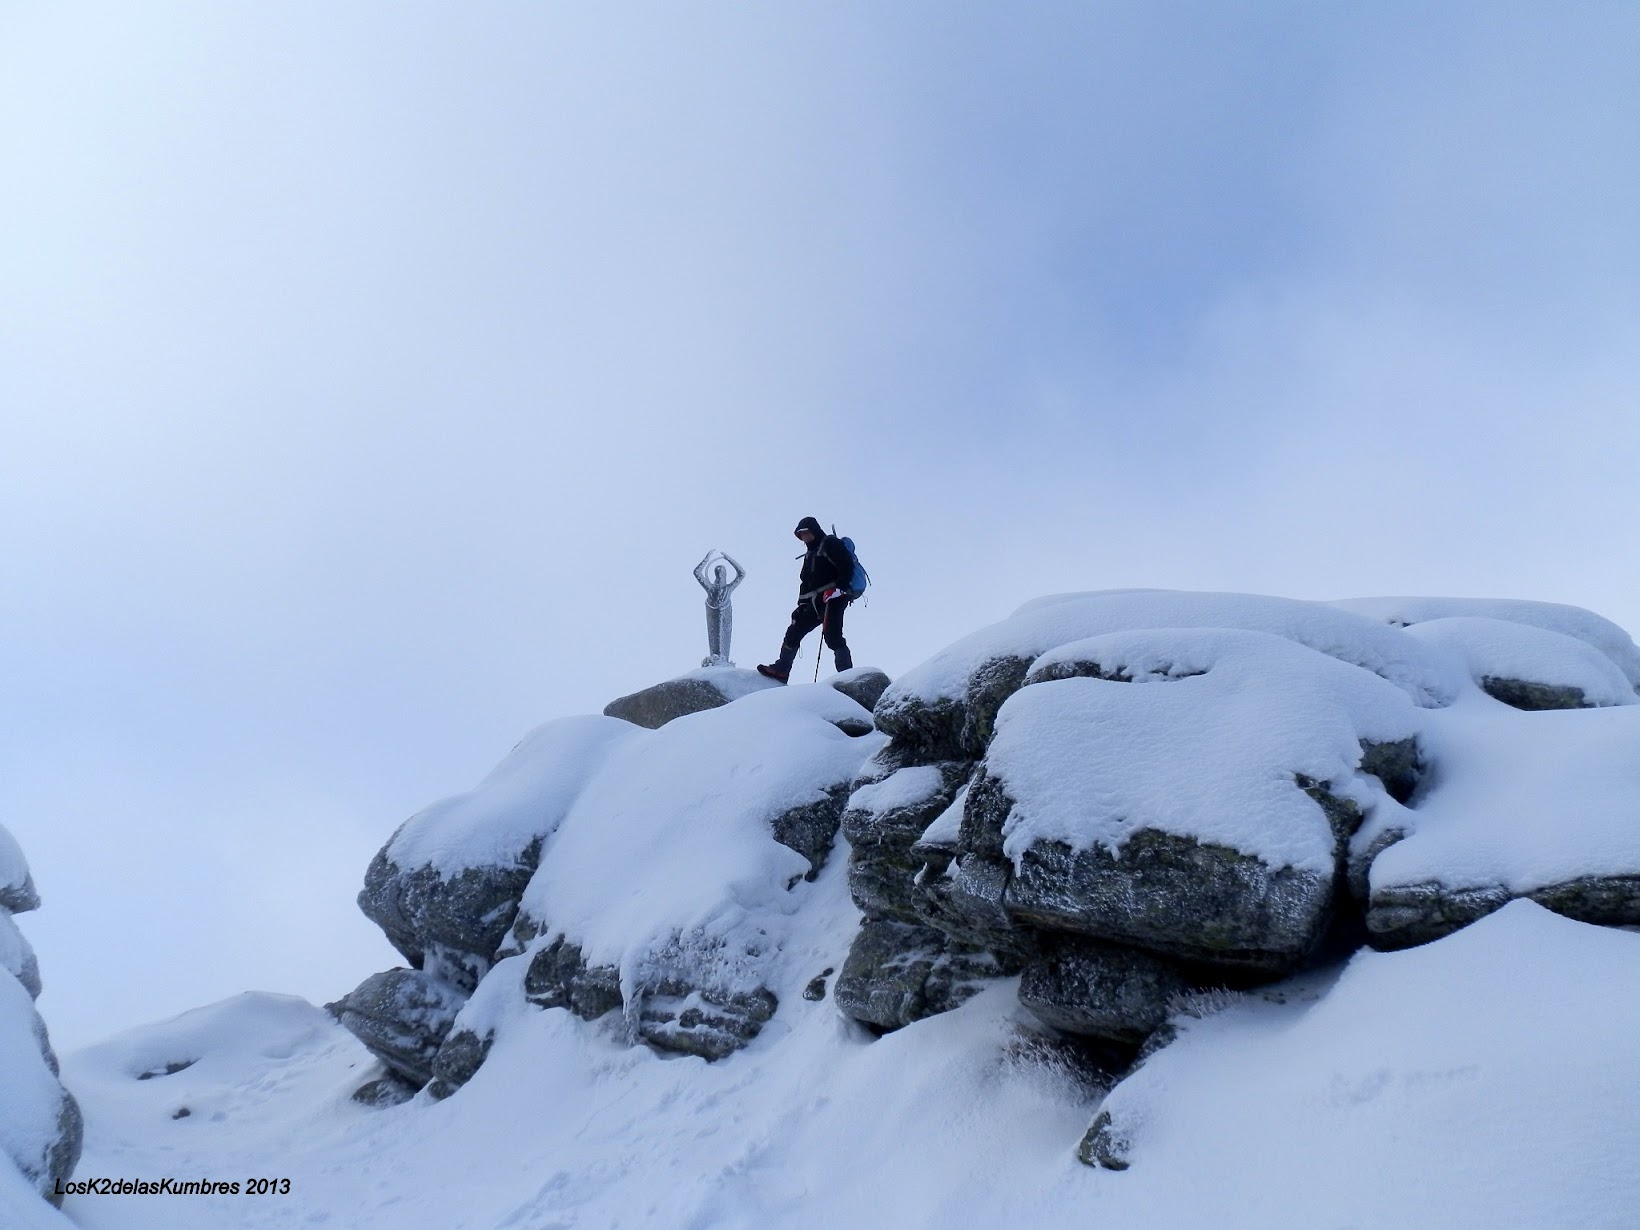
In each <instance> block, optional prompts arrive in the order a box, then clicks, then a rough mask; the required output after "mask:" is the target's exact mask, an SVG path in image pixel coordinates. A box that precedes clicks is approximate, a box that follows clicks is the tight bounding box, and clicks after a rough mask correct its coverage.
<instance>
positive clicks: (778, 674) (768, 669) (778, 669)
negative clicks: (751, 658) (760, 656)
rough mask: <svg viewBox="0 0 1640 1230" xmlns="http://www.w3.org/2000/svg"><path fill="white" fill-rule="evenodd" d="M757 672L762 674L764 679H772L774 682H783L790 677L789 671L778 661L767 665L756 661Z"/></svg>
mask: <svg viewBox="0 0 1640 1230" xmlns="http://www.w3.org/2000/svg"><path fill="white" fill-rule="evenodd" d="M757 673H758V674H760V675H762V676H763V677H764V678H765V679H773V680H774V681H775V682H776V683H785V682H786V680H788V679H790V678H791V677H792V673H791V671H789V670H787V669H786V668H785V667H783V666H781V665H780V663H778V662H775V663H772V664H771V665H768V666H764V665H763V664H762V663H761V662H760V663H758V667H757Z"/></svg>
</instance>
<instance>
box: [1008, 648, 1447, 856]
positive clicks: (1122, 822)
mask: <svg viewBox="0 0 1640 1230" xmlns="http://www.w3.org/2000/svg"><path fill="white" fill-rule="evenodd" d="M1078 659H1086V660H1091V661H1097V662H1099V663H1101V664H1105V665H1108V666H1120V667H1122V668H1123V669H1124V670H1125V672H1126V673H1129V674H1131V675H1132V677H1133V679H1134V682H1132V683H1123V682H1112V681H1109V680H1105V679H1089V678H1071V679H1058V680H1050V681H1048V682H1042V683H1031V684H1028V685H1027V686H1026V687H1024V688H1022V689H1021V690H1020V691H1018V692H1016V693H1015V694H1014V695H1013V696H1011V697H1010V698H1009V699H1008V700H1007V702H1006V703H1004V704H1003V706H1002V709H1001V711H1000V712H999V713H998V714H997V724H996V736H995V738H994V739H993V740H992V742H991V746H990V750H989V751H988V752H987V754H986V758H985V764H986V769H987V772H989V773H990V774H991V775H992V776H994V777H996V778H998V779H1000V781H1001V783H1002V786H1003V789H1004V791H1005V792H1006V793H1007V795H1008V796H1009V797H1010V798H1012V799H1013V800H1014V808H1013V810H1012V813H1011V814H1010V817H1009V820H1008V824H1007V827H1006V829H1005V830H1004V834H1003V836H1004V839H1005V840H1004V849H1005V851H1006V853H1008V854H1009V855H1010V856H1011V857H1013V858H1014V859H1016V860H1017V859H1018V858H1019V857H1020V856H1021V855H1022V854H1023V852H1024V851H1025V850H1026V849H1027V848H1028V847H1029V846H1031V845H1032V844H1033V843H1035V842H1038V841H1060V842H1064V843H1065V844H1067V845H1069V846H1070V847H1072V848H1073V849H1078V850H1085V849H1089V848H1091V847H1093V846H1104V847H1106V848H1108V849H1111V850H1112V851H1114V850H1116V849H1118V848H1119V847H1120V846H1121V845H1122V844H1123V843H1124V842H1125V841H1126V840H1127V838H1129V837H1130V836H1132V835H1133V834H1134V833H1136V832H1138V831H1140V830H1142V829H1155V830H1158V831H1161V832H1166V833H1173V834H1176V835H1178V836H1185V837H1194V838H1196V839H1198V840H1199V841H1201V842H1203V843H1207V844H1216V845H1224V846H1229V847H1231V848H1232V849H1236V850H1240V851H1242V852H1243V853H1247V854H1253V855H1256V856H1258V857H1259V858H1260V859H1262V860H1263V861H1264V862H1265V863H1267V864H1268V865H1269V866H1272V867H1282V866H1292V867H1297V868H1300V869H1302V870H1306V871H1313V872H1318V873H1323V874H1324V873H1326V872H1328V871H1330V870H1331V869H1332V867H1333V860H1334V840H1333V835H1332V831H1331V829H1330V828H1329V826H1328V823H1327V820H1326V817H1325V815H1324V814H1323V813H1322V811H1321V809H1320V808H1319V807H1318V806H1317V804H1316V803H1315V802H1314V801H1313V800H1312V799H1310V798H1308V797H1307V796H1305V795H1304V794H1303V792H1302V791H1301V790H1299V788H1298V786H1297V784H1296V781H1295V776H1296V775H1303V776H1305V777H1307V778H1310V779H1311V780H1313V781H1316V782H1321V783H1325V784H1327V785H1328V786H1329V788H1330V789H1331V790H1332V791H1333V793H1334V794H1337V795H1339V796H1340V797H1344V798H1350V799H1353V800H1355V801H1356V802H1357V803H1359V804H1360V805H1361V806H1362V807H1363V808H1365V807H1369V806H1371V804H1372V803H1373V802H1374V801H1375V800H1376V799H1378V798H1381V797H1383V796H1382V792H1381V789H1379V788H1378V787H1377V786H1376V785H1375V784H1373V785H1369V784H1368V783H1367V782H1365V781H1364V780H1363V779H1361V778H1360V777H1359V776H1358V775H1357V774H1356V768H1357V766H1358V765H1359V763H1360V759H1361V742H1362V741H1363V740H1368V741H1373V742H1393V741H1396V740H1400V739H1405V738H1409V737H1411V736H1412V735H1413V734H1414V733H1415V732H1416V730H1417V728H1418V726H1417V718H1418V715H1419V714H1420V713H1421V712H1422V711H1421V710H1419V709H1418V708H1417V707H1416V706H1415V705H1414V704H1413V703H1412V701H1411V699H1410V698H1409V697H1408V696H1407V694H1406V693H1405V692H1404V691H1402V690H1401V689H1400V688H1398V687H1396V686H1394V685H1393V684H1391V683H1389V682H1387V681H1386V680H1384V679H1382V678H1380V677H1379V676H1377V675H1376V674H1373V673H1371V672H1370V671H1367V670H1363V669H1360V668H1359V667H1356V666H1351V665H1348V664H1347V663H1346V662H1344V661H1341V660H1339V659H1337V658H1334V657H1330V656H1328V655H1326V654H1322V653H1318V652H1316V651H1315V650H1313V649H1308V648H1305V647H1304V646H1303V645H1299V644H1294V643H1293V642H1292V641H1290V640H1286V639H1283V638H1282V637H1279V636H1273V635H1269V634H1266V633H1262V632H1248V631H1241V630H1235V629H1223V628H1187V629H1177V628H1169V629H1158V630H1153V631H1145V632H1120V633H1114V634H1111V635H1108V636H1102V637H1095V638H1092V639H1090V640H1086V641H1079V642H1075V643H1073V644H1070V645H1066V646H1063V647H1061V648H1060V649H1058V650H1056V651H1055V652H1053V653H1051V654H1048V655H1044V657H1043V658H1040V659H1038V662H1037V666H1036V668H1035V670H1036V671H1040V670H1043V669H1045V668H1047V667H1049V666H1052V665H1054V664H1056V663H1063V662H1067V661H1074V660H1078ZM1033 673H1034V672H1033ZM1147 681H1148V682H1147Z"/></svg>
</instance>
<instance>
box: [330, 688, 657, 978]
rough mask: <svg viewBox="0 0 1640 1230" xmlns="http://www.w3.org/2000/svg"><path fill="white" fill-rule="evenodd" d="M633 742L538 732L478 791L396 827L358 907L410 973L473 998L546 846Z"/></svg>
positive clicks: (568, 731)
mask: <svg viewBox="0 0 1640 1230" xmlns="http://www.w3.org/2000/svg"><path fill="white" fill-rule="evenodd" d="M637 737H639V732H637V731H635V730H634V729H633V728H632V727H631V726H630V725H628V724H627V723H625V722H620V721H616V720H615V719H614V718H607V717H572V718H563V719H560V720H558V721H553V722H548V723H546V724H545V725H543V726H541V727H539V728H537V729H536V730H534V731H532V732H531V733H530V734H529V735H527V736H525V738H524V739H523V740H522V741H520V743H519V744H518V746H517V747H515V748H514V749H513V750H512V751H511V752H510V753H509V754H508V755H507V757H506V759H504V760H503V761H502V762H501V763H500V764H499V765H497V766H496V768H495V769H494V770H493V771H492V772H491V773H490V774H489V776H488V777H486V778H485V779H484V780H483V781H482V782H480V783H479V784H478V786H476V787H475V788H474V789H472V790H471V791H469V792H467V793H466V794H459V795H456V796H455V797H453V798H448V799H444V800H443V801H441V802H438V803H435V804H433V805H432V806H431V807H428V808H426V809H425V810H423V811H421V812H418V813H417V814H416V815H414V816H412V817H411V818H410V819H409V820H407V821H405V822H404V824H403V825H401V826H400V828H399V830H398V831H397V832H396V833H394V834H393V837H392V840H390V841H389V842H388V843H387V844H386V845H385V846H384V847H382V849H381V851H380V852H379V853H378V854H377V855H376V857H375V859H374V860H373V861H372V862H371V864H370V867H369V869H368V870H367V871H366V872H365V883H364V889H363V891H361V892H360V894H359V908H360V909H361V910H363V911H364V913H365V916H366V917H368V918H370V919H371V920H372V921H373V922H375V923H376V924H377V925H378V926H379V927H381V929H382V930H383V932H385V933H386V935H387V938H388V940H389V941H391V942H392V944H393V946H394V947H395V948H397V949H398V950H399V951H400V952H402V953H403V954H404V955H405V957H406V958H407V959H408V960H409V961H410V963H411V964H412V965H414V966H416V967H417V968H425V969H427V970H428V971H429V972H430V973H432V974H434V975H436V976H437V977H439V978H441V979H442V980H444V981H446V982H448V983H450V984H451V985H453V986H456V987H459V988H461V989H462V990H465V991H471V990H472V989H473V987H475V986H476V985H478V980H479V978H481V977H482V976H483V975H484V973H485V971H487V970H488V969H489V967H490V964H491V962H492V961H493V959H494V957H495V952H496V949H497V948H498V947H499V946H500V945H501V942H502V940H503V939H504V938H505V937H506V935H507V932H508V930H509V929H510V928H511V926H512V923H513V917H514V915H515V914H516V912H517V908H518V899H519V897H520V896H521V895H522V894H523V891H524V887H525V885H527V884H528V883H529V879H530V876H532V875H533V874H534V873H535V868H536V864H537V863H538V861H539V859H540V854H541V844H542V842H543V841H545V840H546V839H547V838H548V837H549V836H551V834H552V833H553V832H554V831H555V830H556V829H557V827H558V825H559V823H560V822H561V821H562V820H563V818H564V815H565V814H566V813H567V812H568V810H569V807H570V804H571V803H573V802H574V800H575V797H576V795H577V794H578V793H579V792H580V790H581V788H582V787H583V786H584V785H585V784H586V783H587V781H588V780H590V778H591V777H592V776H593V774H594V773H596V772H597V770H598V768H599V766H600V765H601V764H602V763H603V761H604V760H605V758H606V757H607V756H608V755H609V754H610V753H611V752H612V751H613V750H614V749H615V748H616V747H618V746H620V745H621V744H622V743H625V742H629V741H631V740H632V739H634V738H637Z"/></svg>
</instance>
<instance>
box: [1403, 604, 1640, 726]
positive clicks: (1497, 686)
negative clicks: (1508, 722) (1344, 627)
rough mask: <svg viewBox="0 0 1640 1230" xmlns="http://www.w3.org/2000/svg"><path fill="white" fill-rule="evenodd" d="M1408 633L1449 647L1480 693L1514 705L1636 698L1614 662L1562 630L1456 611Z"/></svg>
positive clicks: (1579, 704) (1566, 705) (1577, 705)
mask: <svg viewBox="0 0 1640 1230" xmlns="http://www.w3.org/2000/svg"><path fill="white" fill-rule="evenodd" d="M1407 635H1409V636H1412V637H1414V638H1416V639H1418V640H1421V641H1424V642H1426V643H1428V644H1431V645H1440V646H1443V647H1445V648H1449V649H1451V650H1453V651H1454V652H1455V653H1456V654H1457V655H1458V656H1459V657H1460V658H1461V659H1462V660H1463V663H1464V665H1465V666H1466V667H1467V668H1468V671H1469V675H1470V678H1472V679H1473V680H1474V681H1475V682H1476V683H1477V684H1479V685H1480V687H1481V690H1482V691H1484V692H1486V693H1487V695H1489V696H1491V697H1493V698H1494V699H1496V700H1501V701H1502V702H1503V703H1504V704H1506V705H1513V706H1514V707H1515V708H1517V709H1581V708H1584V707H1593V706H1596V705H1632V704H1634V703H1635V702H1636V699H1637V698H1636V696H1635V691H1634V685H1633V684H1632V683H1631V682H1630V681H1629V680H1628V678H1627V677H1626V676H1625V675H1624V673H1623V671H1622V669H1621V668H1620V667H1619V666H1618V664H1617V663H1616V662H1614V661H1612V659H1611V658H1610V657H1608V656H1607V655H1606V654H1604V653H1602V652H1601V651H1600V650H1599V649H1596V648H1595V647H1594V646H1593V645H1590V644H1589V643H1588V642H1586V641H1583V640H1579V639H1578V638H1576V637H1573V636H1569V635H1567V634H1566V633H1564V632H1556V631H1553V630H1550V629H1547V628H1541V627H1537V626H1534V625H1532V624H1522V623H1513V622H1511V621H1509V620H1504V619H1488V618H1485V617H1483V616H1478V615H1454V616H1448V617H1446V618H1443V619H1431V620H1428V621H1426V622H1424V623H1418V624H1414V625H1412V626H1411V627H1409V628H1408V629H1407Z"/></svg>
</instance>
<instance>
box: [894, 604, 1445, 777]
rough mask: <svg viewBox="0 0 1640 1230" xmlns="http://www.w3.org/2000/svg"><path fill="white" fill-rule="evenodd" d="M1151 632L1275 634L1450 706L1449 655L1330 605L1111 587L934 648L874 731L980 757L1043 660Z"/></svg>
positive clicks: (1418, 697) (906, 678)
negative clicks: (1109, 637) (1004, 710)
mask: <svg viewBox="0 0 1640 1230" xmlns="http://www.w3.org/2000/svg"><path fill="white" fill-rule="evenodd" d="M1156 628H1209V629H1210V628H1220V629H1240V630H1245V631H1251V632H1263V633H1266V634H1268V635H1270V636H1276V637H1281V638H1283V639H1285V640H1289V641H1293V642H1295V643H1297V644H1299V645H1304V646H1307V647H1308V648H1310V649H1313V650H1315V651H1316V652H1318V653H1321V654H1325V655H1327V656H1329V657H1334V658H1337V659H1339V660H1340V661H1342V662H1346V663H1349V664H1351V665H1353V666H1358V667H1361V668H1362V669H1364V670H1366V671H1368V672H1371V673H1373V674H1376V675H1379V676H1381V677H1382V678H1383V679H1385V680H1387V681H1388V682H1390V683H1393V684H1394V685H1396V686H1397V687H1399V688H1401V689H1402V690H1403V691H1405V692H1406V693H1407V694H1408V696H1410V697H1411V698H1412V700H1413V701H1414V702H1415V703H1417V704H1419V705H1424V706H1436V705H1443V704H1446V703H1449V702H1450V701H1451V700H1452V699H1453V697H1454V696H1455V695H1456V694H1457V691H1458V687H1459V683H1460V680H1459V677H1458V675H1457V672H1456V670H1455V669H1454V664H1453V663H1452V661H1451V659H1450V657H1449V656H1448V655H1444V654H1442V653H1440V652H1438V651H1436V650H1433V649H1431V648H1429V647H1426V646H1425V645H1423V644H1421V643H1420V642H1418V641H1416V640H1414V639H1412V638H1410V637H1407V636H1404V635H1402V634H1401V633H1400V631H1399V630H1397V629H1396V628H1393V627H1389V626H1386V625H1385V624H1383V623H1382V622H1380V621H1379V620H1377V619H1374V618H1371V617H1369V616H1367V615H1365V614H1355V613H1353V612H1349V611H1345V610H1342V609H1339V608H1338V607H1336V606H1332V605H1326V604H1322V603H1315V602H1301V601H1298V600H1296V599H1290V598H1270V597H1261V596H1257V595H1252V594H1199V593H1179V592H1173V591H1167V590H1111V591H1107V592H1103V593H1091V594H1061V595H1056V596H1053V597H1049V598H1039V599H1037V600H1036V601H1034V602H1029V603H1027V604H1025V605H1024V606H1022V607H1020V608H1019V610H1017V611H1016V612H1015V613H1014V614H1013V615H1012V616H1010V617H1009V618H1008V619H1006V620H1003V621H1002V622H1001V623H997V624H993V625H991V626H990V627H988V628H982V629H981V630H980V631H978V632H975V633H973V634H971V635H969V636H966V637H964V638H963V639H962V640H959V641H957V642H956V643H955V644H953V645H951V646H950V647H948V648H946V649H944V650H941V651H940V652H939V653H937V654H935V655H934V656H933V657H932V658H930V659H929V660H928V661H926V662H924V663H923V664H922V665H920V666H918V667H917V668H915V669H914V670H912V671H909V672H907V673H906V674H905V675H903V676H901V678H899V679H898V680H896V681H895V683H894V684H893V686H891V687H890V688H889V689H888V690H887V691H886V692H885V693H884V694H883V697H882V699H881V700H880V701H878V703H877V710H876V715H877V725H878V727H879V728H880V729H882V730H884V731H887V732H888V733H889V734H891V735H894V736H895V737H896V738H897V739H899V740H901V741H902V742H904V743H906V744H908V745H916V746H922V747H927V748H932V749H936V750H939V751H942V752H944V753H945V754H947V755H953V756H969V757H975V756H979V755H981V754H983V753H984V751H985V748H986V745H987V744H989V742H990V739H991V734H992V732H993V729H994V724H995V720H996V715H997V712H998V710H999V709H1000V708H1001V707H1002V703H1003V702H1004V701H1005V700H1007V699H1008V697H1009V696H1011V695H1013V693H1014V692H1016V691H1018V690H1019V688H1020V687H1022V686H1023V685H1024V682H1025V676H1026V673H1027V672H1028V671H1029V670H1030V668H1031V665H1032V664H1033V663H1034V662H1036V661H1037V659H1039V658H1040V657H1041V656H1042V655H1043V654H1045V653H1047V652H1048V651H1050V650H1053V649H1057V648H1059V647H1060V646H1063V645H1068V644H1070V643H1071V642H1073V641H1082V640H1086V639H1088V638H1090V637H1096V636H1101V635H1104V634H1107V633H1112V632H1125V631H1134V630H1145V629H1156Z"/></svg>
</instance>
